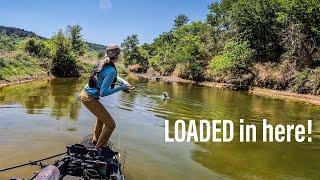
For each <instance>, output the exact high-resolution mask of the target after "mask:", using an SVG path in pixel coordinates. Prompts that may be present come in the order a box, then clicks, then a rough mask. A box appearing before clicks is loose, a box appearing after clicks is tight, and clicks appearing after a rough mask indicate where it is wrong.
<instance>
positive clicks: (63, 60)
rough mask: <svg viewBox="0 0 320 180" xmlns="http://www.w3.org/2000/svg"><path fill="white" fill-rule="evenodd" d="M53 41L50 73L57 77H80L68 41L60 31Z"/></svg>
mask: <svg viewBox="0 0 320 180" xmlns="http://www.w3.org/2000/svg"><path fill="white" fill-rule="evenodd" d="M53 39H54V45H55V51H54V54H53V58H52V68H51V73H52V74H53V75H54V76H57V77H78V76H80V68H79V66H78V65H77V60H76V57H75V55H74V53H73V51H72V46H71V42H70V41H69V39H68V38H66V36H65V35H64V34H63V33H62V31H60V32H58V33H57V34H56V35H55V37H54V38H53Z"/></svg>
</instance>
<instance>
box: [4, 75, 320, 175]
mask: <svg viewBox="0 0 320 180" xmlns="http://www.w3.org/2000/svg"><path fill="white" fill-rule="evenodd" d="M128 80H129V81H130V82H131V83H132V84H134V85H135V86H136V90H135V91H134V92H132V93H130V94H126V93H118V94H114V95H112V96H109V97H106V98H102V99H101V102H102V103H103V104H104V105H105V106H106V107H107V109H108V110H109V111H110V113H111V114H112V115H113V117H114V118H115V120H116V123H117V132H116V133H115V134H114V135H113V136H114V137H113V138H116V136H117V135H118V136H121V142H122V143H123V144H126V145H128V152H127V160H126V167H125V174H126V175H127V177H128V179H221V178H222V179H293V178H303V179H305V178H307V179H319V178H320V172H319V171H318V170H319V169H320V163H319V162H320V154H319V153H318V152H319V150H320V145H319V139H318V136H319V134H320V133H319V132H320V129H319V128H320V126H319V120H320V119H319V116H318V115H319V113H320V109H319V107H317V106H311V105H305V104H301V103H294V102H287V101H279V100H273V99H268V98H262V97H257V96H254V95H250V94H248V93H245V92H234V91H229V90H221V89H215V88H208V87H199V86H192V85H189V84H182V83H166V82H148V81H147V80H145V79H140V78H137V77H128ZM84 83H85V81H84V80H83V79H53V80H46V81H38V82H32V83H28V84H21V85H17V86H11V87H6V88H3V89H0V119H1V121H0V146H1V147H5V148H1V149H2V150H0V154H3V153H8V152H14V155H12V156H8V157H3V156H0V167H2V166H8V165H12V164H14V163H18V162H23V160H30V158H31V159H35V158H38V157H39V155H42V156H44V155H47V154H50V153H54V152H56V151H60V150H63V148H64V145H66V144H70V143H74V142H77V141H78V140H79V139H80V138H81V137H83V136H84V135H86V134H88V133H91V130H92V126H93V124H94V117H93V116H92V115H91V114H90V113H89V112H88V111H87V110H86V109H84V107H83V106H82V105H81V102H80V100H79V98H78V93H79V92H80V91H81V89H82V87H83V85H84ZM164 91H166V92H168V94H169V96H170V99H168V100H164V99H163V97H162V93H163V92H164ZM240 118H244V119H245V120H246V121H247V122H248V123H254V124H256V125H257V127H258V131H257V132H258V138H259V137H260V138H261V133H259V132H261V122H262V118H267V119H268V120H269V123H272V124H278V123H282V124H292V123H295V124H298V123H302V124H305V123H306V121H307V120H308V119H312V120H313V131H314V132H313V135H314V137H313V142H312V143H301V144H299V143H293V142H292V143H261V142H257V143H240V142H238V141H237V140H236V139H238V138H237V137H238V136H239V133H238V131H236V132H235V136H236V137H235V141H234V142H231V143H182V144H178V143H172V144H167V143H165V142H164V136H163V135H164V128H163V124H164V123H163V120H164V119H168V120H170V125H171V127H172V125H173V123H174V121H175V120H177V119H184V120H190V119H196V120H199V119H209V120H212V119H230V120H233V121H234V122H235V125H236V126H238V120H239V119H240ZM56 119H60V120H59V121H54V120H56ZM236 130H237V128H236ZM171 131H173V130H172V129H171ZM23 142H33V143H28V145H27V146H24V147H23V149H22V148H21V144H22V143H23ZM42 156H41V157H42ZM9 159H10V160H9ZM32 170H33V169H30V168H29V169H28V168H24V169H22V170H15V171H12V172H9V173H7V174H4V175H1V174H0V177H2V176H3V177H10V176H12V175H20V176H29V175H30V174H32V173H31V172H32Z"/></svg>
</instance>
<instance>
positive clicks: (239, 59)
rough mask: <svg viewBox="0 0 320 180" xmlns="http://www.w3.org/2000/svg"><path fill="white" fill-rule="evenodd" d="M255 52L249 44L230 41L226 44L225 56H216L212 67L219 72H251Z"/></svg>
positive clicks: (212, 61) (211, 63)
mask: <svg viewBox="0 0 320 180" xmlns="http://www.w3.org/2000/svg"><path fill="white" fill-rule="evenodd" d="M252 57H253V50H252V49H250V47H249V44H248V42H246V41H245V42H236V41H229V42H227V43H226V45H225V47H224V50H223V54H222V55H218V56H215V57H214V58H213V59H212V60H211V62H210V65H211V67H212V68H213V69H214V70H216V71H219V72H223V71H228V70H231V71H234V70H239V69H242V70H245V71H248V72H250V71H251V70H250V68H251V66H252Z"/></svg>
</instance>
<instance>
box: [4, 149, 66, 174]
mask: <svg viewBox="0 0 320 180" xmlns="http://www.w3.org/2000/svg"><path fill="white" fill-rule="evenodd" d="M65 154H67V152H64V153H60V154H56V155H53V156H49V157H46V158H42V159H38V160H35V161H29V162H27V163H23V164H18V165H15V166H11V167H7V168H3V169H0V172H4V171H8V170H11V169H16V168H19V167H23V166H27V165H37V164H38V163H41V161H45V160H48V159H52V158H55V157H59V156H62V155H65ZM40 165H41V164H40Z"/></svg>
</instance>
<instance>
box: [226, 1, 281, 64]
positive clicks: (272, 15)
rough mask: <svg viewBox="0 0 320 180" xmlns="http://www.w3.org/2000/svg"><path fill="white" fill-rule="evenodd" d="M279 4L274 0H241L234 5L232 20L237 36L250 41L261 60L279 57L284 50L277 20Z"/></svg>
mask: <svg viewBox="0 0 320 180" xmlns="http://www.w3.org/2000/svg"><path fill="white" fill-rule="evenodd" d="M278 11H279V4H278V3H277V2H275V1H274V0H270V1H266V0H239V1H238V2H237V3H235V4H233V5H232V8H231V12H230V21H231V24H232V26H233V28H234V30H235V32H236V36H237V38H239V39H240V40H242V41H248V42H249V44H250V46H251V47H252V48H253V49H255V50H256V52H257V53H256V58H257V59H260V60H273V59H277V58H278V57H279V56H280V54H281V52H282V50H281V46H280V45H279V44H280V42H279V41H280V38H279V37H278V34H277V33H278V32H279V24H278V23H277V20H276V15H277V12H278Z"/></svg>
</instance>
